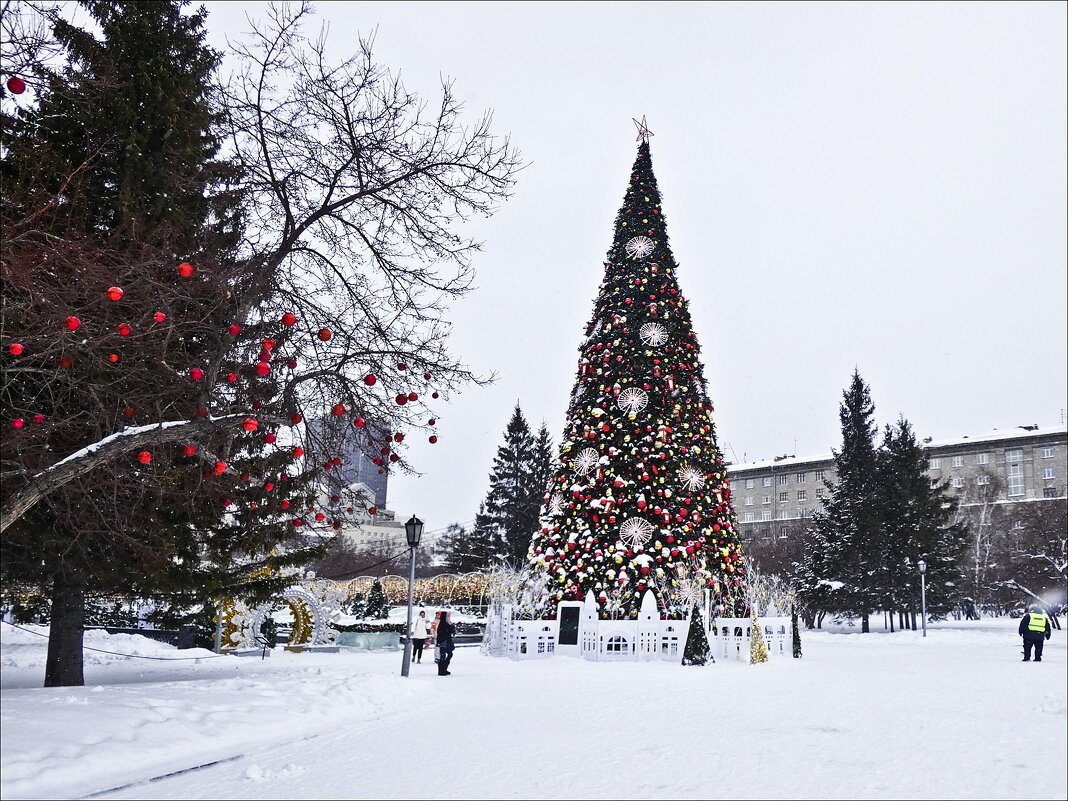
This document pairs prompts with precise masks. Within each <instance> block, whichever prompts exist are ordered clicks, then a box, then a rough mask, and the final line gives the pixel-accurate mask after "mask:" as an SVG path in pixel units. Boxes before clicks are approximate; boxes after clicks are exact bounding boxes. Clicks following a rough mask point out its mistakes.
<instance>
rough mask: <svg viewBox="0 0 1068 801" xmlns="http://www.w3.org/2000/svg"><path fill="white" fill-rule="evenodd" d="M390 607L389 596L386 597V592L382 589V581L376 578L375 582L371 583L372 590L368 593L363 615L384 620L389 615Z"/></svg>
mask: <svg viewBox="0 0 1068 801" xmlns="http://www.w3.org/2000/svg"><path fill="white" fill-rule="evenodd" d="M390 608H391V606H390V603H389V598H387V597H386V592H385V590H383V589H382V582H381V581H379V580H378V579H375V580H374V583H373V584H371V590H370V592H368V593H367V603H366V604H365V606H364V610H363V616H364V617H373V618H380V619H383V620H384V619H385V618H387V617H389V610H390Z"/></svg>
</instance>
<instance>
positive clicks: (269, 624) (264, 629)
mask: <svg viewBox="0 0 1068 801" xmlns="http://www.w3.org/2000/svg"><path fill="white" fill-rule="evenodd" d="M260 640H262V641H263V644H264V645H265V646H267V647H268V648H274V647H275V646H276V645H278V622H277V621H276V620H275V619H274V616H273V615H267V616H266V617H265V618H263V622H262V623H260Z"/></svg>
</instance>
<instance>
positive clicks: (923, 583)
mask: <svg viewBox="0 0 1068 801" xmlns="http://www.w3.org/2000/svg"><path fill="white" fill-rule="evenodd" d="M916 566H917V567H918V568H919V569H920V622H921V623H922V624H923V636H924V637H926V636H927V580H926V578H925V576H926V574H927V563H926V562H925V561H923V560H922V559H921V560H920V561H919V562H917V563H916ZM408 625H411V621H409V624H408Z"/></svg>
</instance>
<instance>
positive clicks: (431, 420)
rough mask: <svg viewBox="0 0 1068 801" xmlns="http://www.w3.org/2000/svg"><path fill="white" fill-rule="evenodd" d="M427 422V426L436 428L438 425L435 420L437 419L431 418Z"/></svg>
mask: <svg viewBox="0 0 1068 801" xmlns="http://www.w3.org/2000/svg"><path fill="white" fill-rule="evenodd" d="M426 422H427V425H430V426H435V425H437V424H438V421H437V418H435V417H431V418H430V419H429V420H427V421H426Z"/></svg>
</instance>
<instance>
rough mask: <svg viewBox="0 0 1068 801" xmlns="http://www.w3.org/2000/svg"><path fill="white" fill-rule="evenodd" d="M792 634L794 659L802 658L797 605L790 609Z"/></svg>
mask: <svg viewBox="0 0 1068 801" xmlns="http://www.w3.org/2000/svg"><path fill="white" fill-rule="evenodd" d="M790 634H791V644H792V647H793V654H794V659H800V658H801V629H800V627H799V626H798V625H797V605H796V604H794V605H792V606H791V607H790Z"/></svg>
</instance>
